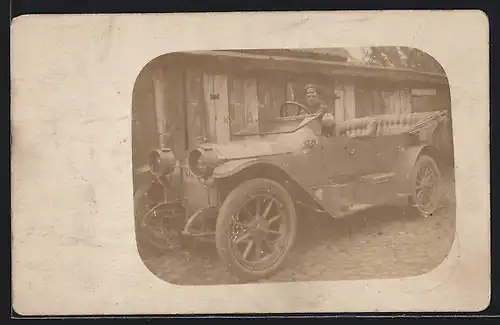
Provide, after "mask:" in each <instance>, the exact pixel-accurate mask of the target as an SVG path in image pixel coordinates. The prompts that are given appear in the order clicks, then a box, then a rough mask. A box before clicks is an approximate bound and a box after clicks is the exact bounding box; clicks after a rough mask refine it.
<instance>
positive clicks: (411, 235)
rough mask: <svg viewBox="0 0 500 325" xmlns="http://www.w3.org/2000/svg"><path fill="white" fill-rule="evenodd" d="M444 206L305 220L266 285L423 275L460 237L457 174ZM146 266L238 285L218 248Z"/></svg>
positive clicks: (162, 273) (191, 280)
mask: <svg viewBox="0 0 500 325" xmlns="http://www.w3.org/2000/svg"><path fill="white" fill-rule="evenodd" d="M443 176H445V179H446V183H445V186H444V189H443V193H442V195H443V199H442V207H441V208H440V209H439V211H438V212H437V213H436V214H434V215H433V216H430V217H427V218H409V217H406V216H405V215H404V214H403V212H402V210H401V209H398V208H389V207H383V208H376V209H371V210H368V211H364V212H361V213H358V214H357V215H354V216H351V217H348V218H345V219H342V220H333V219H331V218H329V217H325V216H324V215H310V216H302V218H301V221H300V224H299V233H298V238H297V242H296V244H295V246H294V249H293V250H292V252H291V253H290V255H289V258H288V259H287V263H286V265H284V266H283V268H282V270H281V272H279V273H277V274H276V275H274V276H273V277H271V278H269V279H265V280H262V281H261V282H286V281H315V280H321V281H327V280H348V279H350V280H353V279H367V278H372V279H375V278H391V277H402V276H412V275H419V274H423V273H426V272H428V271H431V270H432V269H434V268H435V267H437V266H438V265H439V264H440V263H441V262H442V261H443V260H444V258H445V257H446V255H447V254H448V252H449V250H450V248H451V245H452V243H453V239H454V236H455V195H454V189H455V186H454V181H453V177H452V173H451V172H449V173H446V174H445V175H443ZM144 263H145V264H146V266H147V267H148V268H149V269H150V270H151V272H153V273H154V274H155V275H157V276H158V277H159V278H161V279H163V280H165V281H167V282H170V283H174V284H184V285H203V284H206V285H208V284H211V285H213V284H233V283H238V280H237V279H236V278H235V277H233V276H232V275H231V274H230V273H229V272H228V271H227V270H226V269H225V268H224V266H223V265H222V264H221V263H220V261H219V259H218V256H217V253H216V251H215V247H214V245H211V244H199V245H198V246H196V247H195V249H192V250H191V251H176V252H170V253H168V254H166V255H163V256H150V257H148V258H147V259H145V260H144Z"/></svg>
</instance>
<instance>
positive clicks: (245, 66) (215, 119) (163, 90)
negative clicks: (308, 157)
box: [132, 50, 450, 168]
mask: <svg viewBox="0 0 500 325" xmlns="http://www.w3.org/2000/svg"><path fill="white" fill-rule="evenodd" d="M308 54H309V55H308ZM311 54H314V55H311ZM344 54H345V53H344ZM350 61H352V60H351V58H349V57H348V55H343V54H342V53H340V54H339V53H337V54H333V55H331V54H330V55H329V54H325V53H324V52H322V53H306V51H291V50H288V51H287V50H267V51H266V50H253V51H251V50H250V51H207V52H190V53H173V54H167V55H164V56H161V57H159V58H156V59H154V60H153V61H151V62H150V63H149V64H148V65H147V66H146V67H144V69H143V70H142V71H141V73H140V75H139V76H138V78H137V81H136V85H135V88H134V94H133V123H134V124H133V128H132V129H133V136H132V138H133V162H134V166H135V167H136V168H138V167H141V166H144V165H145V164H146V163H147V153H148V152H149V151H150V150H152V149H155V148H157V147H159V146H166V147H170V148H173V150H174V152H175V154H176V155H177V157H179V158H182V157H184V155H185V154H186V152H187V150H188V149H189V148H191V147H193V146H195V145H197V144H198V143H199V142H200V141H202V139H203V138H206V139H207V140H208V141H231V139H233V134H234V133H235V132H237V131H239V130H241V129H242V128H243V127H244V126H245V124H246V123H248V122H249V121H256V120H257V121H260V120H263V119H269V118H273V117H276V116H278V114H279V107H280V105H281V104H282V103H283V102H284V101H285V100H295V101H298V102H303V101H304V97H305V94H304V90H303V87H304V86H305V85H306V84H309V83H314V84H316V85H318V87H319V92H320V93H319V94H320V97H321V99H323V100H324V101H325V103H326V104H327V105H328V106H329V107H330V108H331V110H332V113H334V114H335V117H336V119H337V120H346V119H351V118H355V117H361V116H366V115H374V114H390V113H393V114H404V113H409V112H419V111H430V110H445V109H447V110H450V92H449V85H448V80H447V78H446V76H445V75H441V74H434V73H425V72H416V71H411V70H405V69H391V68H382V67H373V66H366V65H362V64H360V63H357V62H350Z"/></svg>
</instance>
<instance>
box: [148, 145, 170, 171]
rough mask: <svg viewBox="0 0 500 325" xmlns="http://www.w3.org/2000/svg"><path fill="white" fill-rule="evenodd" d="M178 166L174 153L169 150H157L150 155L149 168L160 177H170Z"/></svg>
mask: <svg viewBox="0 0 500 325" xmlns="http://www.w3.org/2000/svg"><path fill="white" fill-rule="evenodd" d="M175 165H176V159H175V156H174V153H173V152H172V150H171V149H169V148H164V149H157V150H154V151H152V152H151V153H150V154H149V168H150V169H151V171H152V172H153V173H155V174H156V175H159V176H166V175H170V174H171V173H172V172H173V171H174V169H175Z"/></svg>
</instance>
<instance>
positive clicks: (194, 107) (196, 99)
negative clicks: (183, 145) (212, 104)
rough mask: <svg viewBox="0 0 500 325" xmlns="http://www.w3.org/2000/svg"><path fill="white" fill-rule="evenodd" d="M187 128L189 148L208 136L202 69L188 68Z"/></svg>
mask: <svg viewBox="0 0 500 325" xmlns="http://www.w3.org/2000/svg"><path fill="white" fill-rule="evenodd" d="M185 73H186V110H187V112H186V119H187V121H186V128H187V132H186V133H187V138H188V140H187V141H188V148H194V147H196V146H197V145H199V144H200V143H202V142H203V139H204V138H208V132H207V124H206V122H207V119H206V116H207V112H206V110H207V109H206V105H205V99H204V93H203V73H202V71H201V69H198V68H190V69H186V72H185Z"/></svg>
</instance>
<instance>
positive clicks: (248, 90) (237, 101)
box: [228, 76, 259, 138]
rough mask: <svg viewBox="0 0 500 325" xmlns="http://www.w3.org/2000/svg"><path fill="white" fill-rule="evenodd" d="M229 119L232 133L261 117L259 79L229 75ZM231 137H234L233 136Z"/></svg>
mask: <svg viewBox="0 0 500 325" xmlns="http://www.w3.org/2000/svg"><path fill="white" fill-rule="evenodd" d="M228 96H229V119H230V131H231V135H232V134H234V133H236V132H238V131H241V130H242V129H243V128H244V127H245V126H246V125H247V124H248V123H254V122H257V121H258V118H259V98H258V88H257V80H256V79H255V78H251V77H245V76H229V78H228ZM231 138H233V137H232V136H231Z"/></svg>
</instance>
